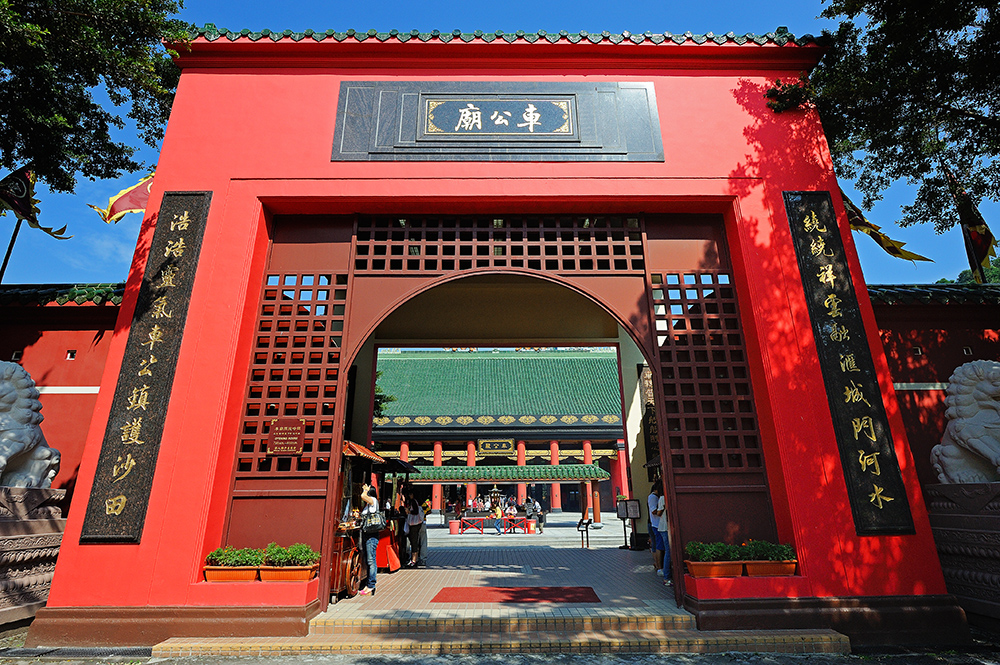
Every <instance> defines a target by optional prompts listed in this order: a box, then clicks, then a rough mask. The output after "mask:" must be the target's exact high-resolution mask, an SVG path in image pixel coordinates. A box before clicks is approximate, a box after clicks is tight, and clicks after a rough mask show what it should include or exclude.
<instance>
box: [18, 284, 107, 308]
mask: <svg viewBox="0 0 1000 665" xmlns="http://www.w3.org/2000/svg"><path fill="white" fill-rule="evenodd" d="M123 293H125V284H124V282H118V283H117V284H11V285H10V286H0V305H45V304H47V303H50V302H54V303H57V304H59V305H65V304H66V303H68V302H74V303H76V304H77V305H83V304H84V303H88V302H90V303H94V304H95V305H103V304H107V303H111V304H112V305H120V304H121V302H122V294H123Z"/></svg>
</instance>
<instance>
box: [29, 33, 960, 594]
mask: <svg viewBox="0 0 1000 665" xmlns="http://www.w3.org/2000/svg"><path fill="white" fill-rule="evenodd" d="M327 42H329V40H327ZM327 42H323V43H319V44H317V43H311V44H306V43H305V42H302V43H301V45H300V44H297V43H292V42H290V40H287V39H286V40H283V41H280V42H272V41H271V40H261V41H260V42H257V43H250V42H248V41H247V40H246V39H243V40H240V41H238V42H237V43H235V45H234V44H230V43H228V42H227V40H220V41H219V42H216V43H213V44H204V43H202V42H200V41H199V42H196V43H195V45H194V50H193V52H192V53H191V54H190V55H187V56H184V57H185V59H186V60H187V62H188V63H189V65H190V66H189V67H188V68H186V69H185V70H184V74H183V76H182V78H181V82H180V86H179V88H178V92H177V96H176V101H175V104H174V109H173V113H172V116H171V120H170V125H169V128H168V131H167V135H166V138H165V141H164V145H163V150H162V153H161V158H160V162H159V165H158V167H157V177H156V181H155V184H154V188H153V192H152V196H151V199H150V202H149V207H148V211H149V212H148V213H147V216H146V220H145V223H144V228H143V231H142V235H141V236H140V241H139V248H140V251H139V252H138V253H137V255H136V259H135V262H134V264H133V267H132V271H131V273H130V276H129V287H128V289H127V291H126V295H125V301H124V303H123V307H122V310H123V311H122V314H123V316H122V322H120V323H119V330H118V334H117V335H116V336H115V338H114V340H113V342H112V346H111V350H110V353H109V361H108V364H107V367H106V370H105V372H104V377H103V381H102V385H103V386H105V389H104V390H102V393H101V395H100V396H99V398H98V401H97V407H96V415H95V418H94V421H93V425H92V427H91V429H90V433H89V436H88V447H87V450H86V453H85V455H84V459H83V465H82V468H81V473H80V481H79V487H78V495H77V500H78V501H83V500H85V497H86V496H87V493H88V492H89V490H90V486H91V478H92V476H93V474H94V471H95V468H96V465H97V458H98V454H99V452H100V445H101V440H102V436H103V425H104V423H105V422H106V420H107V416H108V411H109V408H110V405H111V398H112V392H113V390H112V389H113V387H114V385H115V382H116V379H117V373H118V369H119V366H120V364H121V360H122V356H123V352H124V344H125V340H126V332H127V329H126V326H127V322H128V321H129V320H130V318H131V313H132V310H133V308H134V304H135V295H136V293H137V289H138V283H139V280H140V278H141V274H142V270H143V267H144V265H145V256H144V252H143V248H144V247H146V246H147V245H148V240H149V238H150V237H151V232H152V227H153V224H154V222H155V220H156V212H155V211H156V210H157V209H158V207H159V204H160V200H161V197H162V193H163V192H164V191H167V190H186V191H204V190H210V191H212V192H213V193H214V194H213V200H212V206H211V211H210V214H209V222H208V227H207V230H206V232H205V236H204V244H203V248H202V254H201V260H200V264H199V270H198V274H197V278H196V281H195V284H194V290H193V293H192V295H191V300H190V309H189V314H188V324H187V329H186V332H185V336H184V341H183V344H182V347H181V350H180V354H179V357H178V364H177V371H176V374H175V380H174V381H175V383H174V388H173V393H172V395H173V397H172V399H171V401H170V405H169V410H168V413H167V424H166V427H165V429H164V432H163V438H162V444H161V448H160V453H159V461H158V468H157V473H156V476H155V478H154V480H153V485H152V490H151V496H150V501H149V510H148V514H147V519H146V526H145V530H144V533H143V538H142V542H141V544H139V545H84V546H81V545H74V543H78V542H79V535H80V531H81V523H82V517H83V515H82V513H83V511H80V510H78V511H75V513H74V516H73V517H72V518H71V519H70V521H69V523H68V525H67V530H66V538H65V542H66V545H65V546H64V548H63V551H62V553H61V555H60V560H59V565H58V567H57V570H56V574H55V580H54V582H53V585H52V592H51V594H50V596H49V606H50V607H73V606H93V605H111V606H115V605H118V606H144V605H154V606H162V605H212V604H244V605H295V604H302V603H304V602H306V601H308V599H309V598H308V595H309V594H308V591H307V589H305V587H298V586H295V585H287V586H286V585H281V586H282V589H281V590H277V589H272V588H271V587H268V588H267V589H266V590H262V589H261V588H260V587H261V586H263V585H251V584H246V585H242V584H234V585H209V584H206V583H199V582H198V580H199V577H200V572H199V571H200V567H201V564H202V560H203V555H204V553H205V552H207V551H208V550H211V549H213V548H214V547H216V546H218V545H219V544H220V541H221V538H222V524H223V519H224V513H225V510H226V505H227V502H228V493H229V482H230V477H231V471H232V460H233V453H234V446H235V441H236V431H235V428H236V422H237V418H235V417H234V416H235V415H236V412H237V410H238V408H239V404H240V401H241V395H242V390H243V384H244V381H245V377H246V371H247V366H248V363H249V357H250V348H249V345H250V342H251V340H252V334H251V330H252V324H253V321H254V312H253V309H254V306H255V303H256V298H257V296H258V289H259V284H260V283H261V276H262V272H263V266H264V263H265V259H266V253H267V250H268V243H267V224H266V220H267V218H268V215H269V214H271V213H304V212H311V213H320V212H325V213H351V212H356V211H365V212H385V211H406V212H409V213H417V212H421V211H429V210H434V211H441V210H448V211H450V212H474V211H483V212H496V211H498V210H504V211H512V212H515V211H530V212H540V211H543V210H565V211H579V210H590V211H597V210H600V211H636V210H640V211H644V212H711V213H722V214H723V215H724V217H725V220H726V232H727V236H728V243H729V246H730V251H731V254H732V258H733V263H734V266H735V268H736V272H737V274H738V275H740V276H741V279H739V280H738V283H737V288H738V292H739V296H740V299H741V307H742V312H743V317H744V319H745V325H744V328H745V330H746V331H747V338H748V348H749V349H750V355H751V356H752V357H753V364H752V371H753V384H754V393H755V397H756V400H757V404H758V409H759V414H760V420H761V434H762V441H763V445H764V448H765V452H766V455H767V468H768V470H769V476H770V482H771V491H772V495H773V497H774V503H775V507H776V514H777V519H778V530H779V534H780V535H781V537H782V539H783V540H786V541H793V542H794V543H795V545H796V547H797V549H798V552H799V557H800V568H801V572H802V575H803V577H804V580H805V581H804V582H803V584H805V585H806V587H807V591H806V592H807V593H808V594H810V595H817V596H822V595H841V596H854V595H858V596H865V595H880V594H890V595H906V594H925V593H931V594H937V593H944V592H945V588H944V583H943V580H942V577H941V573H940V567H939V565H938V563H937V555H936V553H935V550H934V545H933V541H932V539H931V534H930V528H929V526H928V523H927V518H926V514H925V512H924V509H923V503H922V500H921V498H920V491H919V486H918V483H917V476H916V474H915V471H914V463H913V460H912V458H911V457H910V455H909V451H908V448H907V445H906V439H905V436H903V427H902V421H901V419H900V413H899V409H898V405H897V403H896V400H895V396H894V393H893V390H892V385H891V382H890V380H889V378H888V373H887V367H886V361H885V358H884V356H883V355H882V347H881V342H880V340H879V337H878V334H877V329H876V327H875V320H874V317H873V315H872V310H871V307H870V304H869V302H868V300H867V297H866V292H865V290H864V286H863V284H862V283H861V278H860V275H861V271H860V267H859V264H858V262H857V257H856V255H855V253H854V250H853V244H852V241H851V238H850V233H849V231H848V230H847V224H846V217H845V214H844V210H843V206H842V204H841V201H840V199H839V196H838V195H837V194H836V192H837V190H838V187H837V183H836V181H835V179H834V176H833V171H832V166H831V162H830V157H829V154H828V150H827V146H826V142H825V140H824V137H823V135H822V130H821V128H820V125H819V122H818V119H817V117H816V116H815V114H814V113H812V112H803V111H797V112H787V113H783V114H781V115H775V114H773V113H772V112H771V111H770V110H768V109H767V108H766V106H765V99H764V96H763V93H764V91H765V90H766V89H767V87H768V86H769V85H770V84H771V82H772V81H773V80H774V79H775V78H777V77H787V76H789V75H790V74H793V73H795V72H798V71H799V70H801V69H802V68H805V67H807V66H809V64H810V63H811V62H814V61H815V59H816V58H817V57H818V50H817V49H815V48H812V47H798V46H795V45H789V46H786V47H778V46H775V45H773V44H772V45H768V46H758V45H755V44H749V45H748V46H746V47H736V46H734V45H727V46H718V45H715V44H712V43H708V44H706V45H704V46H694V45H691V44H687V45H684V46H666V45H664V46H662V47H657V46H654V45H651V44H648V43H647V44H645V45H634V44H631V43H626V44H621V45H617V46H613V45H610V44H604V45H597V46H591V45H585V44H580V45H570V44H566V43H559V44H554V45H553V44H547V43H542V42H539V43H536V44H531V45H527V44H523V43H518V44H507V43H506V42H500V41H499V40H498V41H497V42H495V43H493V44H482V43H477V42H474V43H471V44H466V43H464V42H460V41H458V40H456V41H454V42H452V43H449V44H446V45H445V44H440V43H426V44H425V43H423V42H419V41H417V40H413V41H410V42H407V43H406V44H398V43H393V42H391V41H390V42H387V43H378V42H375V41H374V40H372V41H369V42H365V43H364V44H357V43H344V44H338V43H327ZM213 53H216V54H219V56H220V59H218V60H215V59H213V58H214V57H215V56H213V55H212V54H213ZM299 55H301V58H299ZM285 58H287V59H285ZM223 60H225V62H223ZM182 64H184V62H183V61H182ZM386 78H402V79H414V80H431V79H440V80H452V81H456V80H486V81H496V80H508V81H509V80H524V81H567V80H573V81H577V80H579V81H588V80H613V81H630V80H635V81H652V82H653V83H654V85H655V90H656V97H657V103H658V108H659V116H660V117H659V121H660V126H661V129H662V132H663V144H664V151H665V154H666V160H665V161H664V162H662V163H601V162H589V163H477V162H460V163H454V162H453V163H448V162H435V163H433V164H427V163H419V162H396V163H394V162H374V163H366V162H331V161H330V152H331V143H332V137H333V133H334V121H335V116H336V108H337V95H338V91H339V86H340V82H341V81H343V80H358V79H373V80H379V79H386ZM817 189H818V190H826V191H830V192H831V193H833V199H834V206H835V209H836V212H837V215H838V219H839V220H840V222H841V232H842V235H843V237H844V243H845V245H846V246H847V248H848V250H847V251H848V256H849V261H850V265H851V270H852V272H853V274H854V275H855V288H856V290H857V292H858V294H859V299H860V304H861V308H862V312H863V316H864V319H865V324H866V327H867V329H868V330H869V335H868V337H869V344H870V347H871V350H872V353H873V355H874V357H875V362H876V367H877V368H878V370H879V373H880V384H881V386H880V387H881V389H882V392H883V398H884V400H885V402H886V406H887V411H888V414H889V418H890V425H891V428H892V431H893V432H894V433H895V434H896V440H895V446H896V453H897V456H898V458H899V461H900V466H901V468H902V473H903V477H904V480H905V481H906V483H907V487H908V491H909V497H908V498H909V503H910V505H911V507H912V510H913V512H914V518H915V522H916V525H917V526H916V528H917V533H916V534H915V535H912V536H891V537H866V538H859V537H857V536H856V535H855V531H854V524H853V520H852V518H851V512H850V508H849V505H848V499H847V493H846V488H845V482H844V479H843V475H842V472H841V469H840V457H839V453H838V449H837V445H836V442H835V440H834V435H833V427H832V423H831V420H830V415H829V407H828V404H827V399H826V395H825V389H824V386H823V381H822V377H821V375H820V371H819V365H818V360H817V356H816V350H815V348H816V347H815V341H814V340H813V337H812V333H811V326H810V322H809V316H808V313H807V310H806V301H805V296H804V294H803V291H802V285H801V279H800V275H799V273H798V271H797V268H796V265H797V264H796V259H795V255H794V251H793V247H792V243H791V240H790V236H789V228H788V221H787V218H786V217H785V212H784V207H783V203H782V198H781V194H782V192H783V191H786V190H817ZM413 288H414V289H416V288H418V287H417V286H416V285H415V286H414V287H413ZM391 304H392V303H387V304H386V306H390V305H391ZM364 306H365V307H366V308H367V309H368V310H370V309H371V308H372V307H373V303H365V304H364ZM629 314H631V313H629ZM646 325H648V321H646V322H636V324H635V325H632V326H631V327H630V329H632V330H637V329H639V328H640V327H644V326H646ZM348 330H350V328H349V329H348ZM364 334H366V333H364V332H363V331H362V333H359V332H358V331H357V330H353V331H352V332H351V333H350V334H346V335H345V340H344V344H345V351H344V354H345V357H347V358H350V356H351V355H352V354H353V349H356V348H358V347H359V346H360V345H361V344H362V343H363V341H364V339H363V338H364ZM351 335H353V337H352V336H351ZM755 347H756V350H755ZM342 392H343V391H342ZM340 406H341V408H342V406H343V405H342V404H341V405H340ZM122 570H133V571H140V570H141V571H143V572H142V574H132V575H128V576H125V577H124V578H123V577H122V576H121V575H120V571H122ZM95 578H97V579H115V580H118V583H115V584H94V583H93V580H94V579H95ZM313 597H315V595H313Z"/></svg>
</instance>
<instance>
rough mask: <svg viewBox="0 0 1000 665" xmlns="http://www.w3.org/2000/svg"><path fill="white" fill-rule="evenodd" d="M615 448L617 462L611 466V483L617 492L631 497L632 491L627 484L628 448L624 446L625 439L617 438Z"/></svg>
mask: <svg viewBox="0 0 1000 665" xmlns="http://www.w3.org/2000/svg"><path fill="white" fill-rule="evenodd" d="M615 448H617V449H618V460H617V462H618V463H617V464H616V465H615V466H613V467H612V473H613V475H612V476H611V484H612V485H614V486H615V487H616V488H618V490H617V491H618V493H619V494H622V495H624V496H625V498H631V497H632V492H631V491H630V490H629V486H628V450H627V449H626V448H625V440H624V439H618V441H617V442H616V443H615Z"/></svg>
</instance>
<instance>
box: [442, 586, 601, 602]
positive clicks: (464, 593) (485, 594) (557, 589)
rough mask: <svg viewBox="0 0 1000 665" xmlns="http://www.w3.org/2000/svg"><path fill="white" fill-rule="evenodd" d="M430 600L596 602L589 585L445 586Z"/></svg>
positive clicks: (598, 599)
mask: <svg viewBox="0 0 1000 665" xmlns="http://www.w3.org/2000/svg"><path fill="white" fill-rule="evenodd" d="M431 602H432V603H599V602H601V599H600V598H598V597H597V594H596V593H594V590H593V589H592V588H591V587H589V586H515V587H502V586H446V587H444V588H443V589H441V591H439V592H438V594H437V595H436V596H434V597H433V598H431Z"/></svg>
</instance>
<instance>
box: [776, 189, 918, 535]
mask: <svg viewBox="0 0 1000 665" xmlns="http://www.w3.org/2000/svg"><path fill="white" fill-rule="evenodd" d="M784 199H785V211H786V213H787V214H788V222H789V225H790V227H791V231H792V240H793V242H794V244H795V254H796V257H797V258H798V263H799V272H800V273H801V276H802V285H803V287H804V289H805V294H806V301H807V304H808V308H809V317H810V319H811V320H812V327H813V335H814V337H815V338H816V349H817V352H818V354H819V362H820V367H821V369H822V373H823V382H824V385H825V386H826V396H827V400H828V401H829V404H830V412H831V414H832V415H833V428H834V432H835V434H836V437H837V446H838V448H839V449H840V461H841V465H842V467H843V470H844V479H845V480H846V482H847V494H848V497H849V498H850V502H851V512H852V513H853V514H854V527H855V529H856V530H857V533H858V535H859V536H874V535H895V534H911V533H914V528H913V517H912V515H911V513H910V504H909V501H907V498H906V488H905V486H904V485H903V477H902V475H901V473H900V470H899V463H898V461H897V460H896V452H895V448H894V447H893V440H892V432H891V431H890V430H889V421H888V418H887V417H886V413H885V405H884V404H883V403H882V393H881V390H880V389H879V384H878V377H877V375H876V373H875V363H874V362H873V360H872V356H871V351H870V349H869V346H868V338H867V336H866V335H865V328H864V323H863V321H862V319H861V312H860V310H859V308H858V299H857V296H856V294H855V292H854V284H853V282H852V281H851V275H850V271H849V269H848V266H847V259H846V256H845V253H844V244H843V241H842V240H841V237H840V230H839V228H838V227H837V217H836V215H835V214H834V211H833V204H832V202H831V199H830V193H829V192H784Z"/></svg>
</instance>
